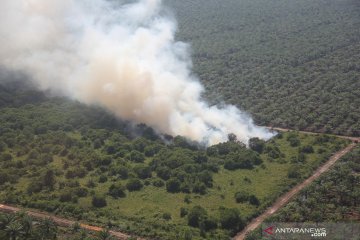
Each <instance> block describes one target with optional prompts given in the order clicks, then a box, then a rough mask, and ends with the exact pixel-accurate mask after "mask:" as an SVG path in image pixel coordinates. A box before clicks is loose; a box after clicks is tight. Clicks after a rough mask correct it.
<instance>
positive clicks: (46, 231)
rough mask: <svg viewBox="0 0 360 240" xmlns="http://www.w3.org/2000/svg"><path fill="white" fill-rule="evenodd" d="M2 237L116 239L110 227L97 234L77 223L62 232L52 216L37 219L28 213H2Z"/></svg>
mask: <svg viewBox="0 0 360 240" xmlns="http://www.w3.org/2000/svg"><path fill="white" fill-rule="evenodd" d="M0 239H1V240H63V239H67V240H75V239H76V240H115V238H114V237H113V236H111V234H110V232H109V230H108V229H104V230H103V231H100V232H98V233H97V234H96V235H95V236H93V235H91V234H89V233H88V232H86V231H85V230H83V229H81V227H80V224H78V223H75V224H74V225H73V226H72V228H71V229H66V230H65V233H64V234H61V233H60V231H59V229H58V227H57V226H56V224H55V222H54V221H53V220H52V219H51V218H45V219H41V220H37V219H34V218H32V217H31V216H29V215H28V214H26V213H25V212H18V213H15V214H5V213H3V214H1V213H0Z"/></svg>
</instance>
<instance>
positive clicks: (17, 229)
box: [4, 221, 23, 240]
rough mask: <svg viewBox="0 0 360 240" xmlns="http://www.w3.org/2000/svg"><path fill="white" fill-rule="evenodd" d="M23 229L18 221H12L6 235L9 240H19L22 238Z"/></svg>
mask: <svg viewBox="0 0 360 240" xmlns="http://www.w3.org/2000/svg"><path fill="white" fill-rule="evenodd" d="M22 230H23V227H22V226H21V224H20V223H19V222H18V221H12V222H11V223H10V224H9V225H7V226H6V228H5V230H4V231H5V233H6V236H7V239H9V240H18V239H19V238H20V236H21V235H22V233H23V232H22Z"/></svg>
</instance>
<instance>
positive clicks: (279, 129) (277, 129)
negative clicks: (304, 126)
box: [266, 127, 360, 143]
mask: <svg viewBox="0 0 360 240" xmlns="http://www.w3.org/2000/svg"><path fill="white" fill-rule="evenodd" d="M266 128H268V129H270V130H275V131H279V132H289V131H294V130H293V129H289V128H278V127H266ZM298 132H299V133H305V134H311V135H316V134H325V133H318V132H308V131H298ZM328 135H332V136H335V137H338V138H343V139H349V140H351V141H353V142H356V143H358V142H359V141H360V137H350V136H343V135H333V134H328Z"/></svg>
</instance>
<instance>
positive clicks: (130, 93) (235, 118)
mask: <svg viewBox="0 0 360 240" xmlns="http://www.w3.org/2000/svg"><path fill="white" fill-rule="evenodd" d="M121 2H122V1H117V2H116V3H115V1H106V0H1V1H0V7H1V9H2V13H1V15H0V65H2V66H4V67H6V68H8V69H10V70H15V71H22V72H24V73H25V74H27V75H29V76H31V78H32V81H34V82H35V83H36V84H37V85H38V87H39V88H40V89H41V90H50V91H52V92H54V93H56V94H60V95H64V96H68V97H70V98H72V99H76V100H79V101H80V102H83V103H86V104H93V105H98V106H102V107H104V108H106V109H108V110H109V111H111V112H113V113H114V114H115V115H116V116H118V117H120V118H122V119H126V120H130V121H134V122H136V123H145V124H147V125H149V126H151V127H153V128H154V129H155V130H156V131H158V132H161V133H167V134H171V135H182V136H185V137H187V138H189V139H191V140H195V141H199V142H202V143H204V144H207V145H211V144H214V143H218V142H222V141H226V140H227V135H228V134H229V133H234V134H235V135H236V136H237V137H238V139H239V140H240V141H242V142H247V141H248V140H249V138H251V137H259V138H265V139H267V138H269V137H271V136H272V134H271V133H269V132H268V131H267V130H266V129H264V128H260V127H257V126H255V125H254V124H253V121H252V120H251V118H250V117H248V116H247V115H246V114H244V113H242V112H240V111H239V110H238V109H237V108H236V107H234V106H231V105H227V106H222V107H218V106H209V105H208V104H207V103H206V102H204V101H203V100H202V99H201V94H202V92H203V87H202V85H201V84H200V83H199V81H198V80H197V79H196V78H195V77H194V76H193V75H192V74H191V60H190V58H189V54H188V53H189V51H188V45H186V44H184V43H182V42H177V41H175V39H174V36H175V31H176V23H175V21H173V20H172V18H171V17H169V16H167V14H165V13H164V11H163V9H162V7H161V0H140V1H136V2H133V3H130V4H121Z"/></svg>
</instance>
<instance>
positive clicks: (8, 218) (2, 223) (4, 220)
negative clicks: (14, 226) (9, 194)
mask: <svg viewBox="0 0 360 240" xmlns="http://www.w3.org/2000/svg"><path fill="white" fill-rule="evenodd" d="M13 221H15V216H14V215H11V214H1V215H0V229H3V230H4V229H5V228H6V226H7V225H9V224H10V223H11V222H13Z"/></svg>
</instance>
